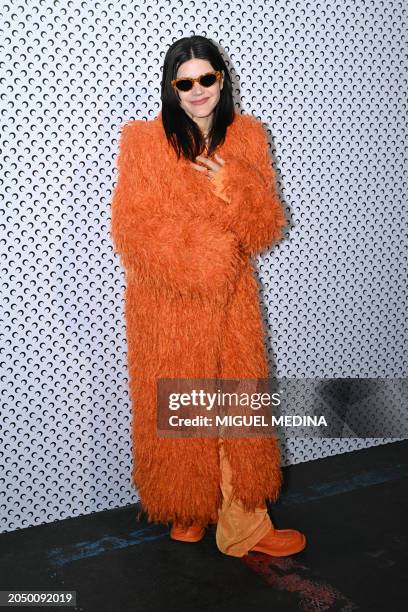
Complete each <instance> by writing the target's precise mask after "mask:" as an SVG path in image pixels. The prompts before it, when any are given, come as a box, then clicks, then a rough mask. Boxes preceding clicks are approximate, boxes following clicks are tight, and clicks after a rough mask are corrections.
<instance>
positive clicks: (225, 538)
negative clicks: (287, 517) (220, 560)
mask: <svg viewBox="0 0 408 612" xmlns="http://www.w3.org/2000/svg"><path fill="white" fill-rule="evenodd" d="M219 452H220V469H221V483H220V485H221V490H222V494H223V503H222V507H221V508H220V509H219V511H218V522H217V530H216V537H215V539H216V543H217V546H218V549H219V550H220V551H221V552H223V553H225V554H226V555H231V556H233V557H243V556H244V555H246V554H247V553H248V551H249V550H250V549H251V548H252V547H253V546H255V544H257V543H258V542H259V540H260V539H261V538H263V536H264V535H266V534H267V533H268V531H269V530H270V529H271V527H272V526H273V525H272V521H271V519H270V518H269V515H268V510H267V507H266V505H263V506H260V507H258V508H256V509H255V511H254V512H247V511H245V510H244V509H243V507H242V503H241V502H240V501H239V500H238V499H232V495H231V493H232V486H231V466H230V464H229V461H228V459H227V457H226V455H225V453H224V446H223V440H222V438H220V439H219Z"/></svg>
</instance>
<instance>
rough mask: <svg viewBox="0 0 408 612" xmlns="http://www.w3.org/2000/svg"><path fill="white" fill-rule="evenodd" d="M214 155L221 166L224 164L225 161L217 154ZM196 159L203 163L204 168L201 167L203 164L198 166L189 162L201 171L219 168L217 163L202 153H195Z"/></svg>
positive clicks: (215, 170)
mask: <svg viewBox="0 0 408 612" xmlns="http://www.w3.org/2000/svg"><path fill="white" fill-rule="evenodd" d="M214 157H216V158H217V161H218V162H219V164H221V165H222V166H223V165H224V164H225V161H224V160H223V159H222V157H220V156H219V155H217V154H215V155H214ZM196 160H197V161H199V162H201V163H202V164H204V165H205V168H203V166H199V165H198V164H194V163H193V162H190V163H191V165H192V166H193V167H194V168H196V169H197V170H200V171H201V172H207V169H210V170H212V171H213V172H217V170H219V168H220V166H219V164H216V163H215V162H214V161H213V160H212V159H209V158H208V157H204V156H203V155H197V157H196Z"/></svg>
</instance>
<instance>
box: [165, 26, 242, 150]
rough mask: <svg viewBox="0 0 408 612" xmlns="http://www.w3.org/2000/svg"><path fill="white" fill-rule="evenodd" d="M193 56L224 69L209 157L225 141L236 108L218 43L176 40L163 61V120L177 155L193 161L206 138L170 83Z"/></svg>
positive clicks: (201, 39) (202, 38)
mask: <svg viewBox="0 0 408 612" xmlns="http://www.w3.org/2000/svg"><path fill="white" fill-rule="evenodd" d="M191 59H203V60H207V61H208V62H209V63H210V64H211V66H212V68H213V70H220V71H221V70H222V71H223V73H224V81H223V87H222V89H221V91H220V99H219V101H218V104H217V106H216V107H215V108H214V120H213V122H212V126H211V129H210V132H209V134H208V151H207V155H208V156H210V155H211V154H212V153H213V152H214V151H215V150H216V148H217V146H218V145H219V144H222V143H223V142H224V140H225V135H226V131H227V127H228V126H229V125H230V124H231V123H232V122H233V120H234V114H235V111H234V102H233V98H232V83H231V77H230V75H229V72H228V68H227V66H226V64H225V62H224V60H223V58H222V55H221V53H220V51H219V50H218V47H217V46H216V45H215V43H214V42H213V41H212V40H211V39H209V38H206V37H205V36H199V35H195V36H189V37H185V38H180V39H179V40H177V41H175V42H174V43H173V44H172V45H171V46H170V47H169V49H168V50H167V53H166V56H165V58H164V63H163V75H162V82H161V100H162V111H161V114H162V122H163V127H164V131H165V132H166V136H167V140H168V141H169V142H170V143H171V145H172V146H173V148H174V150H175V151H176V153H177V158H180V155H184V156H185V157H186V158H187V159H190V160H191V161H194V158H195V157H196V156H197V155H201V153H202V152H203V151H204V149H205V140H204V137H203V135H202V133H201V130H200V128H199V127H198V125H197V124H196V122H195V121H194V120H193V119H191V117H189V116H188V115H187V113H185V112H184V110H183V109H182V108H181V106H180V101H179V98H178V96H177V93H176V92H175V91H174V89H173V87H172V86H171V81H172V79H175V78H176V75H177V70H178V68H179V66H180V65H181V64H183V63H184V62H187V61H188V60H191Z"/></svg>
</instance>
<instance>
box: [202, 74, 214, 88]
mask: <svg viewBox="0 0 408 612" xmlns="http://www.w3.org/2000/svg"><path fill="white" fill-rule="evenodd" d="M216 80H217V77H216V76H215V74H205V75H204V76H202V77H201V79H200V84H201V85H202V86H203V87H211V85H214V83H215V81H216Z"/></svg>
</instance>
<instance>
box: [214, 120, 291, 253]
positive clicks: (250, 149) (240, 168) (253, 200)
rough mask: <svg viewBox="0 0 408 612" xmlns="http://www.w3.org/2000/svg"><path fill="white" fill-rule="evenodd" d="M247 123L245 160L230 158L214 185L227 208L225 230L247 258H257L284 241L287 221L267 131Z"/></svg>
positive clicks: (254, 124)
mask: <svg viewBox="0 0 408 612" xmlns="http://www.w3.org/2000/svg"><path fill="white" fill-rule="evenodd" d="M247 121H248V127H247V131H246V133H247V134H248V135H249V138H248V140H247V142H245V145H244V146H245V148H246V157H245V158H243V157H237V156H236V155H233V154H229V156H228V160H226V162H225V164H224V166H222V168H221V170H219V171H218V172H217V173H216V175H215V176H214V178H213V179H212V183H213V188H214V192H215V194H216V195H217V196H218V197H219V198H222V199H223V200H224V201H225V202H227V204H228V205H227V206H226V207H225V209H224V217H225V222H226V226H227V227H228V228H229V229H231V230H232V231H233V232H234V233H235V234H236V236H237V237H238V239H239V241H240V245H241V247H242V249H243V250H244V251H245V252H246V253H247V254H248V255H257V254H258V253H260V252H262V251H263V250H265V249H266V248H267V247H269V246H271V244H272V242H274V241H275V240H277V239H279V238H281V237H282V233H283V232H282V228H283V227H284V226H285V225H286V220H285V213H284V209H283V206H282V204H281V202H280V199H279V196H278V193H277V189H276V174H275V170H274V168H273V166H272V160H271V158H270V154H269V145H268V141H267V138H266V134H265V130H264V128H263V126H262V123H261V122H260V121H259V120H258V119H256V118H255V117H252V116H250V115H249V116H247ZM248 160H250V161H248Z"/></svg>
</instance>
